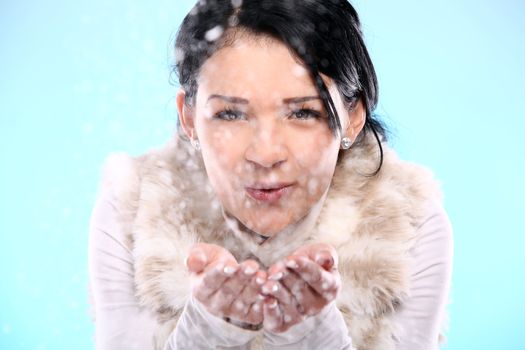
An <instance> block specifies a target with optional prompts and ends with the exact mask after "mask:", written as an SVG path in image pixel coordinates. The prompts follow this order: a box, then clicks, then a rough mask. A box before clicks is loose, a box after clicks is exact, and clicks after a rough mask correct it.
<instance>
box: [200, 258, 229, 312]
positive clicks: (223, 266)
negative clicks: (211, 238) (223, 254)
mask: <svg viewBox="0 0 525 350" xmlns="http://www.w3.org/2000/svg"><path fill="white" fill-rule="evenodd" d="M237 269H238V267H237V266H236V265H234V264H232V263H223V262H215V263H213V264H211V265H209V266H208V267H207V269H206V271H205V272H204V273H202V279H201V281H200V283H199V284H198V285H197V286H196V288H195V296H196V297H197V299H198V300H200V301H202V302H204V303H206V302H207V299H208V298H210V297H211V296H212V295H213V294H215V293H216V292H217V291H218V290H219V288H221V286H222V285H223V284H224V282H225V281H226V280H227V279H228V278H230V277H231V276H232V275H233V274H234V273H235V272H236V271H237Z"/></svg>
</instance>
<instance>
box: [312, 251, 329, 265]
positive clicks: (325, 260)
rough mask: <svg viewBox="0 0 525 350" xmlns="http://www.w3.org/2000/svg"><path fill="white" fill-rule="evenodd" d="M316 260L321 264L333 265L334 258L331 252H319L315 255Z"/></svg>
mask: <svg viewBox="0 0 525 350" xmlns="http://www.w3.org/2000/svg"><path fill="white" fill-rule="evenodd" d="M315 262H316V263H318V264H319V265H330V266H331V265H333V264H334V259H333V258H332V256H331V255H330V253H329V252H322V253H321V252H319V253H317V254H316V255H315Z"/></svg>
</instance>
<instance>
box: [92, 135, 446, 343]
mask: <svg viewBox="0 0 525 350" xmlns="http://www.w3.org/2000/svg"><path fill="white" fill-rule="evenodd" d="M372 136H373V135H371V134H370V133H369V134H368V136H367V137H366V138H365V139H364V140H363V141H364V143H363V144H362V145H360V146H359V147H356V148H352V149H350V150H349V151H346V152H345V154H342V155H341V156H342V158H341V159H340V162H338V165H337V167H336V171H335V174H334V177H333V180H332V183H331V185H330V188H329V190H328V193H327V196H326V200H325V202H324V204H323V207H322V209H321V212H320V214H319V217H318V219H317V221H316V223H315V227H314V229H312V230H311V231H310V233H309V235H308V236H307V237H303V238H302V240H300V241H299V242H293V244H290V245H283V246H281V247H280V250H278V251H273V252H272V253H273V254H272V255H271V256H267V257H262V259H261V261H262V262H263V263H265V264H267V265H269V264H271V263H272V262H273V261H275V260H277V259H279V258H283V257H285V256H287V255H288V254H290V253H291V252H292V251H293V250H295V249H296V248H297V247H298V246H300V245H303V244H305V243H307V242H314V241H322V242H326V243H328V244H331V245H333V246H334V247H335V248H336V249H337V251H338V254H339V270H340V272H341V277H342V281H343V288H342V291H341V293H340V295H339V296H338V298H337V300H336V303H337V306H338V308H339V309H340V310H341V312H342V313H343V315H344V318H345V320H346V323H347V326H348V330H349V334H350V336H351V338H352V341H353V343H354V346H355V347H356V348H357V349H359V350H362V349H394V348H395V345H394V338H395V337H396V335H397V334H398V332H399V330H398V329H397V328H396V324H395V323H394V322H393V321H392V320H391V315H392V313H393V312H395V310H396V307H397V306H398V305H400V304H401V303H403V300H404V299H405V298H406V297H407V295H408V292H409V288H410V285H409V284H410V283H409V282H410V274H409V270H410V264H411V259H410V254H409V249H410V248H411V247H412V246H413V245H414V243H415V242H416V241H417V226H418V224H420V223H421V222H422V219H423V218H424V217H425V214H426V212H425V207H426V205H425V203H428V202H427V201H441V200H442V195H441V191H440V189H439V183H438V182H437V181H436V180H435V179H434V178H433V175H432V173H431V172H430V171H429V170H428V169H427V168H425V167H422V166H420V165H416V164H413V163H409V162H406V161H403V160H400V159H399V158H398V156H397V154H396V153H395V151H394V150H393V149H392V148H390V147H389V146H388V144H386V143H383V149H384V164H383V168H382V170H381V171H380V173H379V174H378V175H376V176H374V177H366V176H363V174H370V173H372V172H373V171H374V170H375V169H376V167H377V165H378V158H379V148H378V146H377V143H376V141H375V139H373V137H372ZM102 185H103V186H105V187H106V191H110V192H112V194H113V196H114V199H115V201H116V203H117V207H118V208H117V209H118V212H119V213H120V214H119V215H120V218H119V220H120V223H121V225H123V227H124V229H125V231H126V232H127V233H128V235H127V242H126V244H127V245H128V248H129V249H130V250H131V251H132V252H133V255H134V269H135V271H134V272H135V277H134V278H135V288H136V290H135V293H136V296H137V298H138V300H139V301H140V303H141V305H142V306H143V307H145V308H148V309H149V310H151V312H153V313H154V314H155V315H156V316H157V319H158V327H157V331H156V334H155V339H154V342H155V344H156V345H155V346H156V348H157V349H162V347H163V345H164V342H165V341H166V340H167V338H168V336H169V334H170V332H171V331H172V330H173V329H174V328H175V325H176V322H177V320H178V317H179V315H180V313H181V311H182V309H183V307H184V304H185V302H186V300H187V297H188V296H189V295H190V280H189V276H188V274H187V272H186V269H185V266H184V259H185V257H186V255H187V252H188V249H189V247H190V246H191V245H192V244H194V243H196V242H199V241H202V242H210V243H216V244H219V245H221V246H224V247H226V248H227V249H229V250H230V251H231V252H232V254H233V255H234V256H235V257H236V258H237V259H238V260H239V261H242V260H244V259H246V258H247V257H248V256H249V255H248V250H247V249H245V246H244V242H241V241H239V240H238V239H236V238H235V236H234V235H232V233H231V231H230V230H229V228H228V226H227V225H226V223H225V220H224V217H223V216H222V212H221V209H220V208H221V207H220V205H219V203H218V200H217V198H216V197H215V195H214V193H213V190H212V188H211V187H210V184H209V182H208V179H207V175H206V171H205V168H204V165H203V163H202V158H201V156H200V154H198V153H196V152H195V151H194V150H193V148H192V147H191V146H189V144H188V143H187V142H184V141H181V140H180V139H179V138H178V137H176V136H174V137H173V139H172V140H170V141H169V142H168V143H167V144H166V145H165V146H164V147H162V148H159V149H155V150H152V151H150V152H148V153H145V154H143V155H141V156H138V157H130V156H128V155H126V154H114V155H112V156H110V157H109V158H108V160H107V163H106V166H105V173H104V180H103V183H102ZM264 260H266V261H264ZM440 338H442V336H441V335H440ZM260 344H261V339H260V337H258V338H257V339H256V340H255V341H254V343H253V345H252V349H260V348H261V346H260Z"/></svg>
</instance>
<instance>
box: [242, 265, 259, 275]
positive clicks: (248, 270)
mask: <svg viewBox="0 0 525 350" xmlns="http://www.w3.org/2000/svg"><path fill="white" fill-rule="evenodd" d="M256 271H257V270H256V269H254V268H253V267H252V266H246V268H245V269H244V274H245V275H247V276H251V275H253V274H254V273H255V272H256Z"/></svg>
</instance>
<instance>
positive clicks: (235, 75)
mask: <svg viewBox="0 0 525 350" xmlns="http://www.w3.org/2000/svg"><path fill="white" fill-rule="evenodd" d="M176 56H177V57H176V58H177V64H176V67H175V68H176V71H177V73H178V75H179V79H180V84H181V89H180V91H179V93H178V94H177V108H178V113H179V121H180V125H179V126H180V127H179V130H178V136H177V137H174V139H173V140H171V141H170V142H169V143H168V144H167V145H166V146H165V147H163V148H161V149H157V150H152V151H150V152H148V153H146V154H144V155H142V156H139V157H134V158H132V157H129V156H127V155H123V154H121V155H114V156H112V157H110V158H109V160H108V164H107V166H106V172H105V176H104V181H103V186H102V187H101V193H100V196H99V199H98V201H97V204H96V206H95V208H94V212H93V216H92V221H91V233H90V287H91V293H92V296H93V303H94V311H95V315H94V316H95V319H96V333H95V339H96V344H97V348H98V349H218V348H231V349H260V348H268V349H352V348H355V349H436V348H437V347H438V345H439V343H440V341H442V340H443V339H444V337H443V334H442V331H443V329H442V326H444V325H445V323H444V321H445V320H446V317H445V316H446V309H445V306H446V301H447V299H448V290H449V287H450V278H451V266H452V230H451V226H450V222H449V220H448V217H447V214H446V213H445V212H444V210H443V207H442V204H441V202H442V195H441V192H440V189H439V185H438V183H437V181H436V180H434V179H433V176H432V173H431V172H430V171H429V170H427V169H425V168H424V167H421V166H418V165H416V164H411V163H408V162H405V161H402V160H400V159H399V158H398V157H397V156H396V153H395V152H394V151H393V150H392V149H391V148H390V147H389V146H388V144H387V142H386V131H385V129H384V127H383V126H382V124H381V123H380V122H379V121H378V120H377V119H375V116H374V115H373V114H372V112H373V110H374V108H375V106H376V103H377V83H376V76H375V73H374V68H373V65H372V63H371V61H370V58H369V56H368V53H367V50H366V47H365V46H364V43H363V39H362V34H361V30H360V24H359V20H358V17H357V14H356V12H355V10H354V9H353V8H352V6H351V5H350V4H349V3H347V2H346V1H344V0H339V1H337V0H334V1H322V0H318V1H313V0H311V1H304V0H293V1H280V0H272V1H270V0H267V1H260V0H244V1H240V0H237V1H235V0H233V1H210V0H208V1H200V2H199V3H198V4H197V5H195V7H194V8H193V9H192V10H191V11H190V13H189V14H188V15H187V16H186V18H185V19H184V21H183V23H182V26H181V28H180V30H179V33H178V36H177V40H176ZM188 141H189V142H188Z"/></svg>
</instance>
